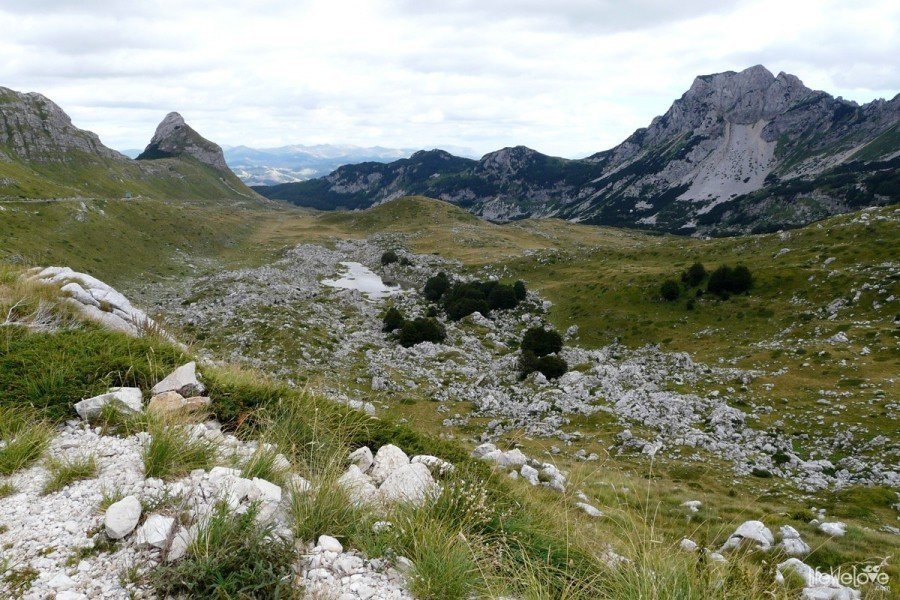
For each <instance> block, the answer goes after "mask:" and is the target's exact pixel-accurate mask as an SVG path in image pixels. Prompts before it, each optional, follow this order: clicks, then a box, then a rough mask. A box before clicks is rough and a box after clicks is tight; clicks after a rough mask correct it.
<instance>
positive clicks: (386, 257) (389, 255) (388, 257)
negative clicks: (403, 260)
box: [381, 250, 400, 266]
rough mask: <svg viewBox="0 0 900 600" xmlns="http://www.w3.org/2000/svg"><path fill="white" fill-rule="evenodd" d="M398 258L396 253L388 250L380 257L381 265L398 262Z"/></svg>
mask: <svg viewBox="0 0 900 600" xmlns="http://www.w3.org/2000/svg"><path fill="white" fill-rule="evenodd" d="M399 260H400V258H399V257H398V256H397V253H396V252H394V251H393V250H388V251H387V252H385V253H384V254H382V255H381V265H382V266H387V265H390V264H393V263H395V262H397V261H399Z"/></svg>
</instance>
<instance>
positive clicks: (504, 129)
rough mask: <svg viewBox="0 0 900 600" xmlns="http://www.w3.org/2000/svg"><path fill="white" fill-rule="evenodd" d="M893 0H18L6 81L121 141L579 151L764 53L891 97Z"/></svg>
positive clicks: (817, 80) (896, 24)
mask: <svg viewBox="0 0 900 600" xmlns="http://www.w3.org/2000/svg"><path fill="white" fill-rule="evenodd" d="M898 55H900V5H897V3H896V2H890V1H888V0H876V1H873V2H868V3H867V5H866V6H864V7H859V6H850V5H849V4H847V3H844V2H837V1H834V0H828V1H816V0H796V1H793V2H789V3H786V2H783V1H781V0H778V1H776V0H735V1H731V2H718V1H715V2H714V1H711V0H688V1H686V2H682V3H673V2H671V1H662V2H661V1H657V0H637V1H636V2H629V3H621V2H613V1H612V0H555V1H554V2H546V1H545V0H517V1H513V0H451V1H448V2H441V3H429V2H417V1H413V0H398V1H393V2H391V1H389V0H370V1H363V0H356V1H345V2H334V1H333V0H332V1H329V2H326V1H325V0H309V1H304V2H296V1H291V0H284V1H277V0H257V1H255V2H239V1H237V0H220V1H219V2H215V3H214V2H209V1H202V0H182V1H175V0H146V1H144V2H139V3H135V2H123V1H103V0H81V1H80V2H79V3H72V2H66V1H64V0H50V1H42V0H7V1H5V2H4V3H3V4H2V5H0V85H4V86H7V87H12V88H14V89H19V90H29V91H30V90H35V91H40V92H42V93H44V94H46V95H47V96H49V97H50V98H52V99H53V100H55V101H57V102H58V103H59V104H60V105H62V107H63V108H64V109H65V110H66V111H67V112H69V113H70V114H71V115H72V117H73V119H74V121H75V123H76V124H77V125H79V126H81V127H85V128H88V129H91V130H93V131H96V132H97V133H98V134H100V136H101V137H102V139H103V140H104V142H106V143H107V144H108V145H111V146H113V147H117V148H133V147H143V145H145V144H146V143H147V141H148V140H149V138H150V136H151V135H152V133H153V130H154V129H155V127H156V124H157V122H158V121H159V120H160V119H161V118H162V117H163V116H164V115H165V114H166V113H167V112H168V111H170V110H178V111H179V112H181V113H182V114H183V115H184V116H185V118H186V119H187V120H188V122H190V123H191V124H192V125H194V126H195V127H196V128H197V129H198V130H199V131H200V132H201V133H202V134H204V135H206V136H207V137H209V138H210V139H213V140H215V141H217V142H219V143H221V144H228V145H238V144H246V145H256V146H263V145H281V144H288V143H306V144H313V143H352V144H359V145H375V144H380V145H383V146H393V147H404V148H407V147H425V148H431V147H441V146H450V145H453V146H464V147H471V148H474V149H475V150H477V151H478V152H487V151H490V150H494V149H496V148H499V147H502V146H507V145H515V144H526V145H529V146H531V147H534V148H536V149H538V150H541V151H543V152H548V153H552V154H559V155H564V156H573V155H583V154H586V153H589V152H595V151H598V150H602V149H605V148H608V147H610V146H612V145H614V144H616V143H618V142H619V141H621V140H622V139H624V138H625V137H626V136H627V135H629V134H630V133H631V132H632V131H633V130H634V129H635V128H637V127H642V126H645V125H646V124H648V123H649V121H650V120H651V118H652V117H653V116H655V115H657V114H660V113H662V112H664V111H665V110H666V108H667V107H668V106H669V104H670V103H671V102H672V100H674V99H675V98H677V97H678V96H679V95H681V93H683V92H684V91H685V90H686V89H687V88H688V87H689V86H690V84H691V81H692V80H693V77H694V76H695V75H698V74H703V73H713V72H719V71H724V70H729V69H731V70H738V69H742V68H745V67H747V66H750V65H753V64H757V63H762V64H765V65H766V66H767V67H768V68H769V69H770V70H772V71H774V72H778V71H779V70H784V71H787V72H791V73H794V74H796V75H798V76H799V77H800V78H801V79H803V80H804V81H805V82H806V83H807V85H810V86H811V87H815V88H819V89H824V90H826V91H828V92H830V93H834V94H839V95H844V96H845V97H847V98H851V99H854V100H857V101H860V102H864V101H868V100H871V99H873V98H875V97H879V96H888V97H892V96H893V95H894V94H896V93H897V91H898V89H900V65H898V63H897V61H896V60H895V59H894V57H896V56H898Z"/></svg>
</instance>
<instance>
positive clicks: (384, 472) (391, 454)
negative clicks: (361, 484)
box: [369, 444, 409, 485]
mask: <svg viewBox="0 0 900 600" xmlns="http://www.w3.org/2000/svg"><path fill="white" fill-rule="evenodd" d="M408 464H409V456H407V455H406V452H404V451H403V450H401V449H400V448H398V447H397V446H394V445H393V444H385V445H384V446H382V447H381V448H379V449H378V452H376V453H375V460H374V462H373V463H372V471H371V472H370V473H369V475H370V476H371V477H372V481H374V482H375V484H376V485H381V484H382V483H383V482H384V480H385V479H387V478H388V476H389V475H391V473H393V472H394V471H396V470H397V469H399V468H400V467H403V466H405V465H408Z"/></svg>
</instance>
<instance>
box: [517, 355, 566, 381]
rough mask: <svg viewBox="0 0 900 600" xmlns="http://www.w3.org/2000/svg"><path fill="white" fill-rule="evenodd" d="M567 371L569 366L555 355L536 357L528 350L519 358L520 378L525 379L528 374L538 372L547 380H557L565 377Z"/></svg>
mask: <svg viewBox="0 0 900 600" xmlns="http://www.w3.org/2000/svg"><path fill="white" fill-rule="evenodd" d="M568 370H569V365H568V364H567V363H566V361H564V360H563V359H561V358H560V357H558V356H556V355H555V354H548V355H546V356H537V355H536V354H535V353H534V352H531V351H530V350H523V351H522V355H521V356H520V357H519V373H520V375H521V377H522V378H525V377H526V376H527V375H528V374H529V373H534V372H535V371H538V372H540V373H542V374H543V375H544V377H546V378H547V379H558V378H559V377H562V376H563V375H565V374H566V371H568Z"/></svg>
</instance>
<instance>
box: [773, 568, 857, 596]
mask: <svg viewBox="0 0 900 600" xmlns="http://www.w3.org/2000/svg"><path fill="white" fill-rule="evenodd" d="M785 572H789V573H793V574H794V575H796V576H798V577H800V578H801V579H802V580H803V586H804V587H803V592H802V597H803V599H804V600H859V598H860V593H859V592H858V591H857V590H854V589H852V588H848V587H846V586H844V585H842V584H841V582H840V581H838V580H837V579H836V578H835V577H834V576H832V575H831V574H829V573H825V572H822V571H816V570H815V569H813V568H812V567H810V566H809V565H807V564H806V563H804V562H803V561H801V560H800V559H799V558H789V559H787V560H786V561H784V562H783V563H779V565H778V567H777V574H776V576H775V577H776V581H777V582H778V583H784V573H785Z"/></svg>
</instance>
